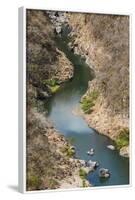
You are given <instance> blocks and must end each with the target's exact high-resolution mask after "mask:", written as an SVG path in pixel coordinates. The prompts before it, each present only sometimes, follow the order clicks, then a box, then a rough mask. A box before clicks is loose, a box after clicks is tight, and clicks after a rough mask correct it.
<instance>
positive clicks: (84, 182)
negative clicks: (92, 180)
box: [82, 179, 88, 187]
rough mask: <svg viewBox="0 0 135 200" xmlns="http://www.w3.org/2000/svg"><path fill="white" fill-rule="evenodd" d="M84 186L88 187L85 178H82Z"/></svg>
mask: <svg viewBox="0 0 135 200" xmlns="http://www.w3.org/2000/svg"><path fill="white" fill-rule="evenodd" d="M82 187H88V185H87V183H86V180H85V179H83V180H82Z"/></svg>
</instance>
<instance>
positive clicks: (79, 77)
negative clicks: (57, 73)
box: [47, 29, 129, 186]
mask: <svg viewBox="0 0 135 200" xmlns="http://www.w3.org/2000/svg"><path fill="white" fill-rule="evenodd" d="M56 40H57V45H58V48H59V49H60V50H61V51H63V52H64V53H65V55H66V56H67V58H68V59H69V60H70V61H71V62H72V64H73V66H74V77H73V79H72V80H70V81H68V82H66V83H65V84H63V86H62V87H61V88H60V89H59V91H58V92H57V93H56V94H54V95H53V96H52V97H51V98H50V99H49V101H48V104H47V109H48V118H49V120H50V121H52V122H53V124H54V127H55V128H56V129H57V130H58V131H59V132H61V133H62V134H63V135H64V136H65V138H68V139H71V138H72V143H73V145H74V146H75V147H76V157H77V158H79V159H82V160H87V161H88V160H90V159H91V160H93V161H98V162H99V164H100V166H99V168H100V167H104V168H108V169H109V170H110V172H111V176H110V178H108V179H101V178H99V176H98V170H99V168H97V169H96V170H95V171H94V172H91V173H89V174H88V176H87V179H88V181H89V182H90V183H91V184H92V185H93V186H109V185H127V184H129V159H128V158H124V157H121V156H120V155H119V152H118V151H117V150H114V151H112V150H110V149H108V148H107V145H110V144H113V141H112V140H111V139H109V138H108V137H106V136H103V135H101V134H99V133H98V132H96V131H95V130H94V129H92V128H89V127H88V125H87V123H86V122H85V120H84V119H83V118H82V117H81V116H76V115H74V114H73V112H72V111H73V110H74V109H75V108H76V107H77V106H79V101H80V98H81V96H82V95H83V94H84V93H85V92H86V90H87V87H88V81H89V80H92V78H93V75H92V74H93V73H92V71H91V70H90V67H89V66H88V65H87V64H86V63H85V60H84V59H83V58H81V56H80V55H76V54H74V52H73V51H71V50H70V48H69V47H68V45H67V43H68V42H69V40H70V38H69V37H68V34H67V30H66V29H65V31H63V33H62V35H61V37H57V39H56ZM90 148H94V150H95V154H94V155H93V156H88V155H87V154H86V152H87V151H88V150H89V149H90Z"/></svg>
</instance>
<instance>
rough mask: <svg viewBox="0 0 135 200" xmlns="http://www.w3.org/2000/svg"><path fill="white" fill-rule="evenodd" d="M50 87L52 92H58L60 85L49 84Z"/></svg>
mask: <svg viewBox="0 0 135 200" xmlns="http://www.w3.org/2000/svg"><path fill="white" fill-rule="evenodd" d="M49 88H50V90H51V92H52V93H56V92H57V91H58V89H59V88H60V86H59V85H55V86H49Z"/></svg>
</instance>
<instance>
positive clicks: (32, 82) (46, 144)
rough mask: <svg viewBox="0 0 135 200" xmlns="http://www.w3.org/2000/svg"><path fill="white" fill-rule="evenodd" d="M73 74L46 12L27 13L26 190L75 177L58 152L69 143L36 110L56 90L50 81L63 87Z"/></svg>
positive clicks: (71, 165)
mask: <svg viewBox="0 0 135 200" xmlns="http://www.w3.org/2000/svg"><path fill="white" fill-rule="evenodd" d="M65 68H68V70H66V71H65ZM63 72H64V73H63ZM72 75H73V68H72V65H71V63H70V62H69V61H68V60H67V58H66V57H65V55H64V54H63V53H62V52H60V51H59V50H58V49H57V46H56V42H55V34H54V29H53V26H52V24H51V23H50V21H49V19H48V17H47V15H46V13H45V12H44V11H40V10H39V11H37V10H27V148H26V151H27V190H30V191H31V190H41V189H55V188H58V187H59V182H60V180H61V179H64V178H65V177H66V176H71V175H72V170H73V164H72V163H70V162H69V160H68V159H67V158H65V155H63V154H62V153H61V152H60V150H59V149H60V147H61V145H62V146H63V147H64V146H66V145H67V142H66V141H65V139H64V138H63V137H62V136H60V135H59V134H58V133H56V130H55V129H54V128H53V127H52V125H50V123H49V122H48V121H47V119H46V117H45V116H44V115H41V114H40V113H39V112H38V111H37V107H38V101H39V99H40V100H41V99H44V100H46V99H47V98H48V97H49V96H50V95H51V94H52V91H54V88H52V87H53V86H54V87H55V89H56V84H53V86H52V85H51V87H50V85H49V83H50V80H52V81H53V82H54V83H56V82H57V84H59V85H60V84H61V82H63V81H66V80H68V79H69V78H71V77H72ZM46 80H47V81H46Z"/></svg>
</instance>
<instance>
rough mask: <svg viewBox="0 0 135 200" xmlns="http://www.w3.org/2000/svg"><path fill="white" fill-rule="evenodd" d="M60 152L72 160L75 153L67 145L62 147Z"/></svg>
mask: <svg viewBox="0 0 135 200" xmlns="http://www.w3.org/2000/svg"><path fill="white" fill-rule="evenodd" d="M61 152H62V153H65V154H66V156H68V157H69V158H72V157H73V156H74V155H75V151H74V150H73V149H71V148H70V146H68V145H67V146H66V147H63V148H62V149H61Z"/></svg>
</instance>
